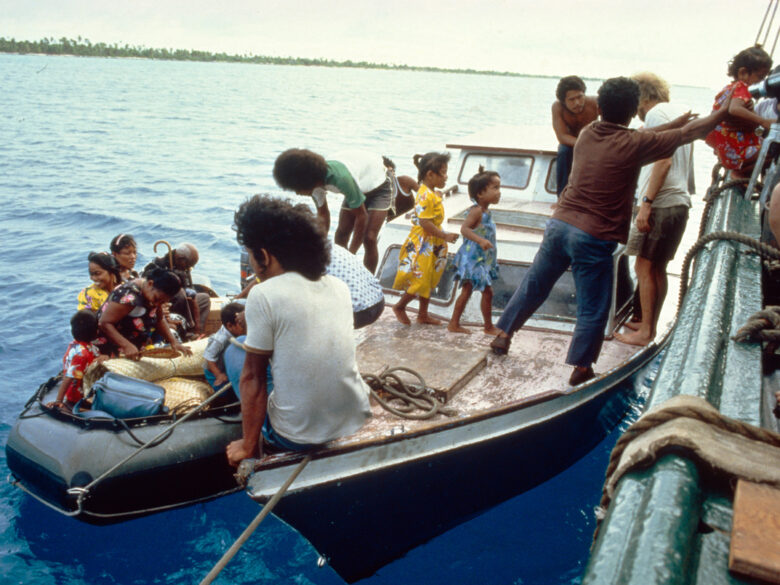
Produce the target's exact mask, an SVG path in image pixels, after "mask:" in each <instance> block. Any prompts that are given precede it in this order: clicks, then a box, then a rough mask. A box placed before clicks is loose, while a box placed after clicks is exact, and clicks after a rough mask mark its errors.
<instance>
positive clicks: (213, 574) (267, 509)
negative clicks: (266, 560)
mask: <svg viewBox="0 0 780 585" xmlns="http://www.w3.org/2000/svg"><path fill="white" fill-rule="evenodd" d="M309 461H311V455H306V457H304V458H303V459H302V460H301V462H300V463H299V464H298V466H297V467H296V468H295V469H294V470H293V472H292V473H291V474H290V477H288V478H287V481H285V482H284V484H283V485H282V487H280V488H279V491H277V492H276V493H275V494H274V496H273V497H272V498H271V499H270V500H269V502H268V503H267V504H266V505H265V506H263V509H262V510H261V511H260V513H259V514H258V515H257V516H255V519H254V520H252V522H250V524H249V526H247V527H246V529H245V530H244V531H243V532H242V533H241V536H239V537H238V538H237V539H236V541H235V542H234V543H233V544H232V545H231V546H230V548H229V549H228V550H227V552H226V553H225V554H224V555H222V558H221V559H219V561H218V562H217V564H216V565H214V568H212V569H211V571H209V573H208V575H206V576H205V577H204V578H203V581H201V582H200V585H209V583H211V582H213V581H214V579H216V578H217V575H219V573H220V571H222V569H224V568H225V565H227V564H228V563H229V562H230V559H232V558H233V557H234V556H235V555H236V553H237V552H238V549H240V548H241V547H242V546H243V545H244V543H245V542H246V541H247V540H248V539H249V537H250V536H252V533H253V532H254V531H255V530H256V529H257V527H258V526H260V523H261V522H262V521H263V520H264V519H265V517H266V516H268V514H270V513H271V511H272V510H273V509H274V507H275V506H276V504H277V502H279V500H281V499H282V496H283V495H284V493H285V492H286V491H287V490H288V489H289V487H290V485H292V482H294V481H295V478H296V477H298V475H299V474H300V473H301V471H303V468H304V467H306V465H308V463H309Z"/></svg>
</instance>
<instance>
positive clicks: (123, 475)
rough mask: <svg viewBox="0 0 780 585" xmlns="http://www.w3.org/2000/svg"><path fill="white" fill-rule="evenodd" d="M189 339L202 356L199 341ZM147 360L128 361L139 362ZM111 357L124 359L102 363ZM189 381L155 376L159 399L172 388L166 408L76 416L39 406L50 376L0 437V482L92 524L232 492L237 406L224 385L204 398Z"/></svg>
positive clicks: (50, 393)
mask: <svg viewBox="0 0 780 585" xmlns="http://www.w3.org/2000/svg"><path fill="white" fill-rule="evenodd" d="M193 345H195V346H198V347H199V350H200V352H201V353H202V351H203V347H204V346H205V343H204V342H195V344H193ZM194 349H197V348H194ZM148 359H149V358H143V359H142V360H141V362H140V363H136V362H132V366H133V367H137V368H140V367H143V362H144V361H145V360H148ZM152 361H155V362H157V361H162V360H152ZM165 361H166V362H171V361H172V360H165ZM111 362H118V363H121V362H129V360H110V361H109V362H106V365H107V364H111ZM152 367H153V366H152ZM158 368H159V367H158ZM190 373H195V372H190ZM88 374H89V370H88ZM137 377H140V376H137ZM85 380H86V376H85ZM191 380H194V379H184V378H170V379H168V380H166V381H163V382H160V383H161V385H163V386H166V385H167V386H168V387H167V388H166V403H167V402H168V400H169V398H173V396H174V394H178V400H177V402H176V403H171V407H172V408H171V410H170V412H168V413H166V414H157V415H153V416H146V417H142V418H124V419H117V418H109V417H106V416H98V417H89V418H84V417H83V416H79V415H77V414H73V413H71V412H65V411H63V410H60V409H58V408H56V407H53V408H50V407H48V406H47V404H48V403H50V402H52V401H53V400H54V399H55V397H56V395H57V390H58V387H59V382H60V377H59V376H56V377H53V378H51V379H49V380H48V381H47V382H45V383H44V384H42V385H41V386H40V387H39V388H38V390H36V392H35V393H34V394H33V396H32V397H31V398H30V399H29V400H28V402H27V404H26V405H25V409H24V411H23V412H22V413H21V414H20V416H19V418H18V419H17V421H16V422H15V424H14V426H13V428H12V429H11V432H10V434H9V437H8V443H7V445H6V458H7V462H8V468H9V469H10V470H11V477H10V478H9V479H10V481H11V482H12V483H14V484H15V485H16V486H18V487H20V488H21V489H23V490H24V491H25V492H27V493H29V494H30V495H31V496H33V497H35V498H36V499H37V500H39V501H40V502H42V503H44V504H45V505H47V506H49V507H50V508H53V509H54V510H57V511H58V512H60V513H63V514H65V515H68V516H73V517H75V518H77V519H79V520H83V521H85V522H89V523H93V524H108V523H112V522H119V521H122V520H128V519H130V518H135V517H138V516H142V515H145V514H150V513H153V512H159V511H163V510H169V509H172V508H176V507H180V506H185V505H188V504H192V503H196V502H203V501H206V500H209V499H213V498H215V497H218V496H221V495H224V494H228V493H232V492H234V491H237V488H236V482H235V480H234V479H233V472H234V469H233V468H231V467H230V466H229V465H228V463H227V459H226V457H225V446H226V445H227V444H228V443H229V442H230V441H232V440H235V439H238V438H240V437H241V407H240V404H239V403H238V402H237V400H236V398H235V396H234V395H233V394H232V391H231V390H228V391H227V392H225V393H224V394H223V395H221V396H216V395H214V394H212V395H211V396H210V397H209V396H208V391H206V390H204V387H207V386H208V385H207V384H206V383H205V381H203V382H197V381H196V382H192V381H191ZM168 382H171V384H168ZM193 386H195V390H193ZM196 390H197V391H196ZM193 401H194V402H193ZM182 403H185V406H186V408H184V407H182ZM86 412H87V413H89V411H86ZM92 414H95V413H92Z"/></svg>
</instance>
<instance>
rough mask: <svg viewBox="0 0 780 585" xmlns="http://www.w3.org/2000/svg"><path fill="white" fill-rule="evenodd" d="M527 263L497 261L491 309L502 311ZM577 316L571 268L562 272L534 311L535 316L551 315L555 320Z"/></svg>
mask: <svg viewBox="0 0 780 585" xmlns="http://www.w3.org/2000/svg"><path fill="white" fill-rule="evenodd" d="M529 268H530V266H529V265H528V264H519V263H518V264H515V263H511V264H510V263H508V262H500V263H499V273H498V280H497V281H496V282H494V283H493V311H494V312H497V313H500V312H501V311H503V310H504V309H505V308H506V306H507V303H509V299H510V298H511V297H512V295H513V294H514V292H515V290H516V289H517V287H518V286H520V283H521V282H522V281H523V277H524V276H525V274H526V273H527V272H528V269H529ZM576 316H577V298H576V295H575V290H574V277H573V276H572V273H571V270H567V271H566V272H564V273H563V275H562V276H561V278H560V279H559V280H558V282H556V283H555V286H554V287H553V289H552V291H551V292H550V296H548V297H547V300H545V301H544V303H543V304H542V306H541V307H539V308H538V309H537V310H536V312H535V313H534V317H535V318H537V319H538V318H544V317H551V318H554V319H556V320H559V319H564V320H569V319H572V320H573V319H575V318H576Z"/></svg>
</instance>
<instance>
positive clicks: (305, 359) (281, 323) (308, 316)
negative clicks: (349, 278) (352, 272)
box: [245, 272, 371, 444]
mask: <svg viewBox="0 0 780 585" xmlns="http://www.w3.org/2000/svg"><path fill="white" fill-rule="evenodd" d="M245 315H246V325H247V336H246V341H245V344H246V345H247V346H249V347H251V348H254V349H260V350H266V351H273V355H272V356H271V374H272V376H273V384H274V390H273V392H272V393H271V394H270V395H269V397H268V416H269V418H270V420H271V425H272V426H273V427H274V430H275V431H277V432H278V433H279V434H280V435H282V436H283V437H284V438H286V439H289V440H290V441H294V442H296V443H313V444H321V443H326V442H327V441H330V440H332V439H336V438H338V437H342V436H344V435H349V434H351V433H353V432H355V431H356V430H357V429H359V428H360V427H361V426H362V425H363V423H364V422H365V421H366V420H367V419H368V418H369V417H370V416H371V409H370V407H369V403H368V388H367V386H366V385H365V383H364V382H363V379H362V378H361V377H360V373H359V372H358V369H357V363H356V361H355V341H354V337H353V332H352V322H353V317H352V303H351V302H350V296H349V290H348V289H347V285H346V284H344V283H343V282H341V281H340V280H338V279H337V278H335V277H333V276H330V275H327V274H326V275H325V276H323V277H322V278H320V279H319V280H317V281H311V280H309V279H308V278H305V277H304V276H302V275H300V274H299V273H297V272H285V273H284V274H281V275H279V276H275V277H273V278H269V279H268V280H266V281H263V282H261V283H259V284H258V285H257V286H255V287H253V288H252V290H251V291H250V292H249V297H248V298H247V303H246V312H245Z"/></svg>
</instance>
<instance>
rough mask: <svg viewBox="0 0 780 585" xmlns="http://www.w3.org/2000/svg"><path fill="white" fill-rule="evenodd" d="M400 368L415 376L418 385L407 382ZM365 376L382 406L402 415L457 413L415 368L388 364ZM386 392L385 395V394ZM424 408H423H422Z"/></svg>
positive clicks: (418, 416) (419, 416)
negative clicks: (429, 387) (393, 366)
mask: <svg viewBox="0 0 780 585" xmlns="http://www.w3.org/2000/svg"><path fill="white" fill-rule="evenodd" d="M396 372H406V373H408V374H411V375H412V376H414V377H415V378H416V379H417V381H418V382H419V384H418V385H413V384H409V383H407V382H404V381H403V380H402V379H401V378H400V376H398V375H397V374H396ZM363 379H364V380H365V381H366V383H367V384H368V387H369V388H370V390H371V396H373V397H374V400H376V401H377V402H378V403H379V404H380V405H381V406H382V408H384V409H385V410H387V411H388V412H390V413H392V414H394V415H396V416H399V417H401V418H407V419H413V420H425V419H429V418H432V417H434V416H436V415H437V414H439V413H441V414H443V415H445V416H455V415H456V414H457V412H456V411H455V410H453V409H452V408H447V407H445V406H444V405H442V403H441V402H439V401H438V400H437V399H436V397H435V396H433V394H432V393H431V391H430V390H429V389H428V386H427V385H426V384H425V380H424V379H423V377H422V376H421V375H420V374H419V373H417V372H416V371H414V370H412V369H411V368H404V367H400V366H399V367H395V368H385V369H384V370H382V371H381V372H380V373H379V374H377V375H376V376H375V375H373V374H364V375H363ZM383 394H384V396H383ZM385 396H389V398H385ZM420 411H421V412H420Z"/></svg>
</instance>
